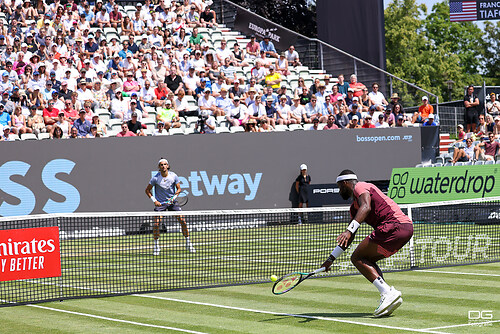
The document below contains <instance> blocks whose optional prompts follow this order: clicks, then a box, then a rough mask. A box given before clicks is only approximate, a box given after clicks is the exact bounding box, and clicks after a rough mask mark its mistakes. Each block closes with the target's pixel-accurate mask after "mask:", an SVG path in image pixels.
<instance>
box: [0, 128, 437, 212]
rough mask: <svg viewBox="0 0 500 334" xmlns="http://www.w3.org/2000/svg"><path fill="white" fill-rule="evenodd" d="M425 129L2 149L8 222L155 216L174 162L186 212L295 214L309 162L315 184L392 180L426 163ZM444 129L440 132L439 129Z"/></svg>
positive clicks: (0, 208) (0, 175)
mask: <svg viewBox="0 0 500 334" xmlns="http://www.w3.org/2000/svg"><path fill="white" fill-rule="evenodd" d="M421 130H422V129H421V128H392V129H360V130H350V131H300V132H284V133H236V134H220V135H204V136H203V137H200V136H201V135H190V136H164V137H137V138H99V139H76V140H70V139H67V140H39V141H25V142H23V141H20V142H8V143H7V142H5V143H0V149H1V152H2V154H1V156H0V216H18V215H28V214H40V213H65V212H106V211H114V212H125V211H128V212H130V211H148V210H152V204H151V201H150V200H149V199H147V197H146V195H145V194H144V189H145V188H146V185H147V183H148V182H149V180H150V178H151V175H152V173H154V172H155V170H156V169H157V161H158V159H159V158H160V157H166V158H167V159H169V161H170V163H171V169H172V171H174V172H176V173H177V174H178V175H179V176H180V177H181V178H180V180H181V186H182V188H183V190H185V191H187V192H188V193H189V203H188V204H187V206H186V207H185V209H187V210H211V209H253V208H276V207H278V208H280V207H290V206H291V202H290V200H289V195H290V188H291V184H292V183H293V181H294V180H295V178H296V177H297V175H298V174H299V165H300V164H302V163H306V164H307V165H308V166H309V173H310V175H311V176H312V183H313V184H322V183H333V182H334V180H335V176H336V175H337V174H338V173H339V172H340V171H341V170H343V169H345V168H349V169H352V170H354V171H355V172H356V173H357V174H358V175H359V177H360V179H363V180H389V178H390V176H391V171H392V168H395V167H413V166H415V165H416V164H418V163H420V162H421V158H422V151H423V148H422V134H421V133H422V132H421ZM435 131H438V128H437V127H436V128H435Z"/></svg>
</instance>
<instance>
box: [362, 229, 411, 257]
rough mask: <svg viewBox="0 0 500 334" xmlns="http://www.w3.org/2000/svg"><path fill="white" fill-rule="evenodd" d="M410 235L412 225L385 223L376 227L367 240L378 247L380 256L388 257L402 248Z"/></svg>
mask: <svg viewBox="0 0 500 334" xmlns="http://www.w3.org/2000/svg"><path fill="white" fill-rule="evenodd" d="M412 235H413V224H410V223H405V224H402V223H395V222H386V223H383V224H380V225H379V226H377V227H376V228H375V230H374V231H373V232H372V233H371V234H370V235H369V236H367V238H368V239H369V240H370V241H373V242H374V243H376V244H377V245H378V246H379V247H378V251H379V253H380V254H382V255H384V256H385V257H389V256H391V255H392V254H394V253H396V252H397V251H398V250H400V249H401V248H403V246H404V245H405V244H406V243H407V242H408V241H409V240H410V239H411V236H412Z"/></svg>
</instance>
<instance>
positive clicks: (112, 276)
mask: <svg viewBox="0 0 500 334" xmlns="http://www.w3.org/2000/svg"><path fill="white" fill-rule="evenodd" d="M499 203H500V198H493V199H484V200H474V201H457V202H444V203H433V204H418V205H405V206H402V208H403V210H404V211H405V212H406V213H408V215H410V216H411V218H412V219H413V221H414V236H413V238H412V240H411V241H410V242H409V243H408V244H407V245H405V247H404V248H403V249H401V250H400V251H399V252H398V253H396V254H395V255H393V256H392V257H390V258H388V259H385V260H383V261H381V262H380V263H379V264H380V267H381V268H382V270H384V271H395V270H409V269H412V268H430V267H437V266H448V265H462V264H468V263H483V262H491V261H500V243H499V241H500V206H499ZM178 215H179V213H176V212H164V213H153V212H147V213H93V214H57V215H39V216H26V217H10V218H1V219H0V224H1V226H2V231H0V232H2V233H4V232H9V230H13V229H29V228H36V227H54V226H56V227H58V229H59V239H60V259H61V276H59V277H51V278H34V279H21V280H10V281H5V280H4V278H2V280H3V281H1V282H0V306H7V305H17V304H25V303H33V302H42V301H51V300H63V299H70V298H83V297H95V296H111V295H120V294H131V293H144V292H155V291H168V290H177V289H192V288H203V287H215V286H224V285H235V284H250V283H263V282H268V281H269V276H270V275H271V274H275V275H278V276H280V275H284V274H286V273H288V272H291V271H296V270H299V271H312V270H314V269H317V268H318V267H319V266H320V265H321V264H322V263H323V261H324V260H325V259H326V257H327V256H328V255H329V253H330V252H331V250H332V249H333V248H334V247H335V245H336V243H335V239H336V236H337V235H338V234H340V233H341V232H343V231H344V230H345V228H346V226H347V223H348V222H349V221H350V215H349V209H348V208H346V207H337V208H310V209H274V210H238V211H205V212H201V211H196V212H194V211H193V212H187V211H186V212H182V216H183V217H184V219H185V221H186V222H187V224H188V227H189V231H190V239H191V242H192V244H193V246H194V247H195V249H196V253H190V252H188V251H187V250H186V247H185V240H184V237H183V235H182V233H181V226H180V224H179V223H178V220H177V216H178ZM158 217H160V218H158ZM299 218H300V220H301V222H302V223H301V224H299ZM158 219H159V221H160V230H161V234H160V238H159V244H160V246H161V248H162V250H161V252H160V255H158V256H154V255H153V232H152V226H153V224H154V223H155V222H156V221H158ZM370 232H371V227H370V226H367V225H366V224H363V225H362V226H361V228H360V230H359V231H358V233H357V236H356V238H355V240H354V242H353V244H352V245H351V247H350V248H349V249H348V250H347V251H346V254H344V255H343V256H342V257H341V258H339V259H338V260H337V261H335V263H334V265H333V269H334V270H333V271H330V272H329V273H323V274H321V275H320V276H323V277H324V276H335V275H348V274H356V273H358V272H357V270H356V269H355V267H354V266H353V265H352V264H351V263H350V261H349V258H350V254H351V253H352V251H353V250H354V249H355V247H356V245H357V244H358V243H359V242H360V241H361V240H363V239H364V238H365V237H366V236H367V235H368V234H369V233H370ZM7 246H8V245H7V243H6V242H5V241H0V252H2V251H8V247H7ZM18 257H23V256H22V254H20V255H19V256H18ZM3 260H6V258H5V254H4V253H1V254H0V263H1V264H2V265H1V267H0V269H2V272H0V274H1V275H2V276H3V277H5V274H6V273H7V272H8V271H9V269H12V266H11V265H10V263H4V261H3ZM9 261H11V260H9ZM5 262H7V261H5ZM17 269H19V265H18V266H17ZM21 269H22V268H21Z"/></svg>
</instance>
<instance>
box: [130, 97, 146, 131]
mask: <svg viewBox="0 0 500 334" xmlns="http://www.w3.org/2000/svg"><path fill="white" fill-rule="evenodd" d="M131 103H135V102H131ZM137 117H138V115H137V112H133V113H132V115H131V117H130V120H129V121H128V122H127V126H128V129H129V130H130V131H132V132H133V133H134V134H135V135H136V136H145V134H144V131H143V130H142V123H141V122H139V121H138V120H137Z"/></svg>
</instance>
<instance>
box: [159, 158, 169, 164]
mask: <svg viewBox="0 0 500 334" xmlns="http://www.w3.org/2000/svg"><path fill="white" fill-rule="evenodd" d="M162 162H166V163H167V165H168V160H167V159H160V160H159V161H158V165H159V164H161V163H162Z"/></svg>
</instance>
